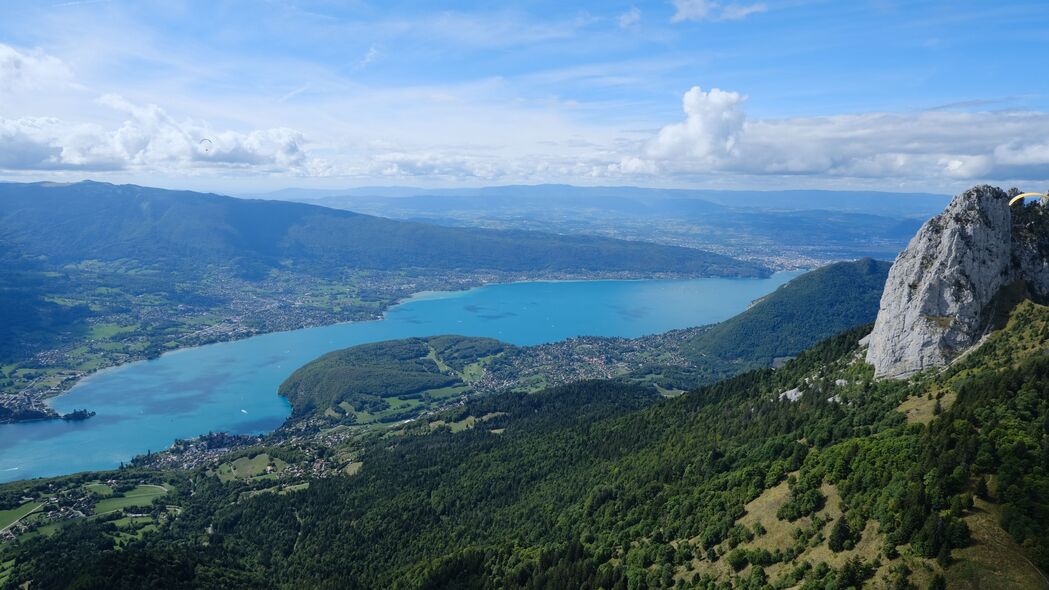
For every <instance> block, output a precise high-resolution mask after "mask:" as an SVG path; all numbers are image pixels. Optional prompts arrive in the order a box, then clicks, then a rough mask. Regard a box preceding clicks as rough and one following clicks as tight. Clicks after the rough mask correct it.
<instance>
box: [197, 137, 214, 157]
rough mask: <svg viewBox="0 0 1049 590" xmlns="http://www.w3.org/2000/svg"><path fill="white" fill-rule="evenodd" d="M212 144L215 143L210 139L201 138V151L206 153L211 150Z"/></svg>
mask: <svg viewBox="0 0 1049 590" xmlns="http://www.w3.org/2000/svg"><path fill="white" fill-rule="evenodd" d="M212 146H213V144H212V143H211V140H210V139H208V138H206V137H205V138H204V139H202V140H200V151H202V152H204V153H205V154H206V153H208V152H210V151H211V148H212Z"/></svg>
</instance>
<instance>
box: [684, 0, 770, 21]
mask: <svg viewBox="0 0 1049 590" xmlns="http://www.w3.org/2000/svg"><path fill="white" fill-rule="evenodd" d="M671 4H673V5H674V16H672V17H670V22H672V23H680V22H685V21H721V20H743V19H745V18H747V17H748V16H750V15H752V14H758V13H761V12H766V11H767V10H768V6H766V5H765V4H764V3H762V2H758V3H754V4H739V3H737V2H730V3H728V4H722V3H721V2H715V1H714V0H671Z"/></svg>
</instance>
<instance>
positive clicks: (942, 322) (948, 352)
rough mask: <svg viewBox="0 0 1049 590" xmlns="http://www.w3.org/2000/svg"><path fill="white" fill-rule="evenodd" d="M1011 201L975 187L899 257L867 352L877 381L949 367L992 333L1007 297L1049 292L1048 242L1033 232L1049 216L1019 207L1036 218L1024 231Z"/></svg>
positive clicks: (929, 223) (1002, 194)
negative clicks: (1009, 294)
mask: <svg viewBox="0 0 1049 590" xmlns="http://www.w3.org/2000/svg"><path fill="white" fill-rule="evenodd" d="M1008 201H1009V195H1008V194H1007V193H1005V192H1004V191H1002V190H1001V189H998V188H994V187H990V186H978V187H974V188H972V189H969V190H968V191H966V192H964V193H962V194H960V195H958V196H956V197H955V198H954V200H952V201H951V203H950V205H948V206H947V209H946V210H945V211H944V212H943V213H941V214H940V215H937V216H936V217H933V218H932V219H930V220H929V221H927V222H926V223H925V225H923V226H922V228H921V229H920V230H919V231H918V234H917V235H916V236H914V239H912V240H911V242H910V244H909V245H908V246H907V249H906V250H904V251H903V252H902V253H900V255H899V257H897V258H896V262H895V263H894V264H893V266H892V269H891V270H890V271H889V277H888V280H887V281H886V284H885V290H884V291H883V293H882V298H881V307H880V309H879V311H878V319H877V321H876V322H875V324H874V331H873V332H872V333H871V336H870V346H869V348H868V350H867V362H869V363H871V364H872V365H874V371H875V375H876V376H878V377H907V376H909V375H911V374H913V373H916V372H918V371H921V370H924V369H928V368H931V367H940V366H943V365H945V364H947V363H948V362H950V360H952V359H953V358H954V357H956V356H957V355H958V354H960V353H961V352H964V351H965V350H966V349H967V348H969V347H970V346H972V345H973V344H975V343H976V342H978V341H979V340H980V338H981V337H982V336H983V335H984V334H985V333H987V332H988V331H989V330H990V328H991V326H992V322H993V320H994V316H995V314H996V313H997V312H996V309H995V308H996V306H998V305H999V303H998V302H1000V301H1002V299H1003V297H1002V293H1003V292H1016V291H1017V290H1020V291H1022V292H1023V294H1024V296H1028V295H1029V296H1036V297H1043V298H1044V297H1045V295H1046V294H1049V265H1047V257H1046V253H1045V252H1044V250H1045V248H1044V246H1040V244H1042V243H1043V242H1044V240H1043V239H1041V238H1042V236H1040V235H1037V234H1038V232H1037V231H1033V230H1032V229H1031V224H1037V223H1039V222H1041V221H1040V220H1044V219H1049V215H1047V214H1046V213H1045V209H1044V208H1043V207H1041V206H1038V205H1033V206H1030V207H1028V209H1030V210H1031V212H1030V213H1028V212H1026V210H1024V209H1023V207H1022V206H1016V207H1014V210H1016V211H1019V215H1022V216H1026V217H1024V219H1027V218H1028V217H1029V218H1030V219H1031V220H1033V221H1031V223H1029V224H1028V225H1026V226H1025V225H1022V224H1021V225H1019V226H1016V223H1017V220H1014V219H1013V214H1012V212H1011V211H1010V207H1009V205H1008ZM1035 209H1037V211H1036V210H1035ZM1021 221H1022V220H1021ZM1014 226H1015V227H1014ZM1035 229H1037V228H1035Z"/></svg>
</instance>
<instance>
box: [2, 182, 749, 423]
mask: <svg viewBox="0 0 1049 590" xmlns="http://www.w3.org/2000/svg"><path fill="white" fill-rule="evenodd" d="M185 216H188V218H190V219H194V220H195V221H194V223H190V224H187V223H185V222H184V221H182V220H183V219H185V218H186V217H185ZM0 245H3V246H4V250H3V253H2V254H0V262H2V263H3V270H0V285H2V288H0V303H2V305H0V314H2V315H0V320H2V323H0V325H2V326H3V330H4V332H3V334H0V335H2V336H3V338H0V423H2V422H12V421H22V420H36V419H46V418H54V417H55V414H54V412H52V411H51V410H50V409H49V407H48V406H47V404H46V400H47V399H48V398H49V397H51V396H54V395H56V394H58V393H61V392H63V391H66V390H68V389H69V388H70V387H71V386H72V385H74V384H75V383H76V382H77V381H78V380H79V379H81V378H82V377H83V376H85V375H88V374H91V373H93V372H95V371H97V370H99V369H103V368H106V367H111V366H115V365H119V364H123V363H127V362H131V361H135V360H139V359H146V358H155V357H157V356H158V355H160V354H161V353H163V352H166V351H170V350H175V349H180V348H185V347H187V346H196V345H201V344H207V343H211V342H221V341H227V340H233V339H237V338H244V337H247V336H251V335H254V334H260V333H267V332H275V331H283V330H291V329H297V328H302V327H307V326H319V325H327V324H333V323H337V322H346V321H361V320H368V319H375V318H377V317H380V316H381V314H382V313H383V312H384V311H385V310H386V309H387V308H388V307H389V306H390V305H393V304H394V303H395V302H397V301H398V300H401V299H404V298H406V297H408V296H410V295H411V294H413V293H418V292H422V291H430V290H440V291H448V290H455V289H464V288H470V287H475V286H478V285H483V284H491V283H501V282H512V281H521V280H535V279H546V280H551V279H597V278H604V279H611V278H618V279H633V278H657V277H676V278H689V277H697V276H739V277H761V276H767V275H768V274H769V272H770V271H769V269H767V268H766V267H764V266H762V265H759V264H754V263H749V262H743V261H739V260H735V259H732V258H729V257H727V256H722V255H718V254H712V253H709V252H704V251H700V250H694V249H688V248H680V247H668V246H659V245H654V244H648V243H642V242H627V241H622V240H611V239H607V238H598V237H586V236H583V237H562V236H554V235H550V234H542V233H538V232H499V231H493V230H475V229H457V228H445V227H440V226H433V225H424V224H415V223H408V222H398V221H392V220H387V219H382V218H377V217H370V216H366V215H359V214H354V213H349V212H345V211H335V210H332V209H325V208H322V207H316V206H312V205H303V204H295V203H277V202H264V201H246V200H238V199H232V198H229V197H221V196H219V195H205V194H201V193H189V192H177V191H164V190H160V189H150V188H146V187H137V186H132V185H127V186H113V185H107V184H104V183H92V182H82V183H75V184H71V185H61V184H50V183H36V184H15V183H5V184H0Z"/></svg>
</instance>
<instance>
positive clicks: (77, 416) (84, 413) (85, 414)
mask: <svg viewBox="0 0 1049 590" xmlns="http://www.w3.org/2000/svg"><path fill="white" fill-rule="evenodd" d="M94 415H95V413H94V412H92V411H91V410H88V409H87V408H84V409H83V410H73V411H72V412H70V413H68V414H62V419H63V420H66V421H67V422H71V421H75V420H87V419H88V418H90V417H92V416H94Z"/></svg>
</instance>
